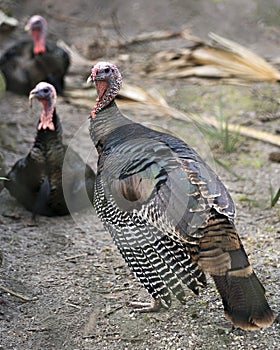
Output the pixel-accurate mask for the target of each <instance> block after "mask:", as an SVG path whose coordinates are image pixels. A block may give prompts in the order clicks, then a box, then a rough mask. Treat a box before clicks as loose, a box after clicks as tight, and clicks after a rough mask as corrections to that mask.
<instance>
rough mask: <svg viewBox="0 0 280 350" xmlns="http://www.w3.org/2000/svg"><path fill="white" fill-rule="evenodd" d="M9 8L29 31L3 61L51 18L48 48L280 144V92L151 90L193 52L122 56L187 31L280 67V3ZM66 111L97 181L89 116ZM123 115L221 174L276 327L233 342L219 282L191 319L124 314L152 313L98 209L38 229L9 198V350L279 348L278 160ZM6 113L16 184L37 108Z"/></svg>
mask: <svg viewBox="0 0 280 350" xmlns="http://www.w3.org/2000/svg"><path fill="white" fill-rule="evenodd" d="M0 7H4V8H5V9H8V10H9V11H10V13H11V14H12V15H13V16H14V17H16V18H17V19H18V20H19V27H18V28H17V29H16V30H14V31H13V32H9V33H1V34H0V38H1V40H0V52H2V51H3V50H4V49H5V48H6V47H8V46H9V45H10V44H11V43H13V42H14V41H15V40H17V38H19V37H24V36H25V34H24V33H22V28H23V26H24V24H25V23H26V20H27V19H28V17H29V16H30V15H32V14H37V13H40V14H42V15H43V16H45V17H46V18H47V19H48V22H49V28H50V29H49V32H50V34H49V36H50V37H51V38H56V39H57V38H61V39H63V40H64V41H65V42H66V43H67V44H68V45H74V46H75V47H76V48H77V50H78V51H79V52H80V53H81V54H82V55H83V56H85V57H86V58H88V59H89V60H91V61H92V63H95V62H96V61H97V60H109V61H114V62H117V63H118V65H119V66H120V68H121V71H122V72H123V76H124V79H125V81H127V82H128V83H130V84H135V85H138V86H141V87H142V88H144V89H148V88H151V87H153V88H155V89H157V90H158V91H159V92H160V93H161V94H162V95H163V96H164V97H165V99H166V100H167V101H168V103H169V104H170V105H172V106H174V107H176V108H178V109H181V110H183V111H184V112H186V113H190V112H191V113H201V114H204V115H209V116H213V115H214V116H217V115H218V114H219V113H221V107H219V106H221V104H222V113H223V115H224V116H226V117H228V118H229V120H230V122H233V123H234V122H238V123H241V124H243V125H247V126H248V125H249V126H252V127H254V128H255V129H259V130H265V131H268V132H271V133H273V134H276V133H279V132H280V107H279V97H278V96H279V93H280V87H279V85H278V84H276V83H275V84H268V83H258V84H256V83H248V84H245V85H244V86H234V85H226V84H221V83H220V82H219V81H211V80H209V81H207V80H202V79H200V80H199V79H181V80H176V81H168V80H159V79H158V80H152V79H150V78H149V77H148V76H145V75H143V74H141V73H142V72H141V71H139V68H138V67H139V66H141V64H142V65H144V64H145V63H146V62H148V61H149V59H150V56H151V55H152V54H153V53H155V52H157V51H159V50H161V49H166V48H174V47H179V46H183V45H184V42H183V41H182V40H178V39H169V40H163V41H152V42H143V43H141V44H134V45H128V46H123V47H122V48H121V49H117V46H116V45H115V43H116V42H117V41H118V42H122V41H125V40H128V39H129V38H133V37H135V36H136V35H139V34H141V33H143V32H149V31H155V30H163V29H168V30H178V29H180V28H181V27H182V26H185V27H188V28H190V29H191V31H192V33H193V34H194V35H197V36H199V37H201V38H203V39H206V38H207V34H208V32H210V31H213V32H215V33H217V34H220V35H223V36H225V37H227V38H230V39H233V40H235V41H237V42H239V43H241V44H243V45H246V46H247V47H249V48H251V49H252V50H254V51H255V52H256V53H258V54H260V55H262V56H263V57H266V58H275V57H277V56H280V49H279V47H280V45H279V44H280V35H279V34H280V24H279V23H280V22H279V11H280V1H276V0H269V1H266V2H263V1H261V0H259V1H257V0H255V1H254V0H248V1H246V4H244V2H243V1H242V0H237V1H234V2H232V1H223V0H215V1H214V0H213V1H210V0H209V1H206V0H204V1H196V0H191V1H184V0H177V1H176V0H174V1H171V0H170V1H168V0H164V1H160V0H154V1H146V0H143V1H129V0H123V1H121V0H120V1H114V2H112V1H108V0H107V1H106V0H103V1H90V0H84V1H82V0H81V1H74V0H69V1H68V2H67V3H66V2H58V1H53V0H48V1H44V2H38V1H33V0H27V1H8V0H4V1H1V4H0ZM135 67H136V68H137V69H136V68H135ZM89 72H90V67H85V68H84V69H83V70H81V71H80V72H78V73H77V71H74V69H72V70H70V72H69V77H67V81H66V82H67V84H69V85H70V84H71V83H73V82H74V83H75V84H76V85H79V84H82V82H83V81H84V80H85V79H86V77H87V76H88V75H89ZM92 103H93V104H94V101H92ZM57 111H58V114H59V115H60V117H61V120H62V125H63V130H64V140H65V143H71V145H73V147H74V148H75V149H76V150H77V151H78V152H79V153H80V154H81V155H82V156H83V157H84V159H85V160H87V161H88V162H89V164H91V165H92V166H93V167H94V168H95V163H96V153H95V151H94V150H93V147H92V144H91V140H90V139H89V135H88V119H87V118H88V115H89V111H90V109H89V108H86V107H82V106H77V105H74V104H73V103H71V102H69V100H68V99H67V98H65V97H59V98H58V101H57ZM124 111H125V112H126V114H127V115H128V116H129V117H131V118H132V119H134V120H137V121H140V122H145V123H147V124H153V125H160V126H161V128H164V129H167V130H169V131H170V132H172V133H175V134H177V135H178V136H180V137H182V138H184V140H186V141H187V142H189V143H190V144H192V145H193V146H194V147H196V148H197V149H198V151H199V153H201V154H202V156H203V157H204V158H205V159H206V161H207V162H209V163H210V165H211V166H212V167H214V168H215V170H216V172H217V173H218V174H219V176H220V177H221V179H222V180H223V181H224V183H225V184H226V186H227V187H228V189H229V191H230V193H231V194H232V197H233V198H234V201H235V203H236V208H237V220H236V225H237V228H238V232H239V234H240V237H241V239H242V241H243V243H244V245H245V248H246V250H247V252H248V254H249V256H250V259H251V262H252V264H253V266H254V269H255V271H256V273H257V275H258V276H259V278H260V280H261V281H262V282H263V285H264V286H265V288H266V291H267V298H268V300H269V303H270V305H271V307H272V308H273V310H274V311H275V314H276V316H277V319H276V321H275V323H274V324H273V325H272V326H271V327H269V328H268V329H265V330H260V331H256V332H246V331H242V330H239V329H233V328H232V326H231V324H230V323H229V322H228V321H227V320H226V319H225V318H224V315H223V311H222V303H221V300H220V297H219V295H218V293H217V291H216V289H215V287H214V284H213V282H212V280H211V279H210V278H208V282H209V283H208V287H207V288H206V289H204V290H201V293H200V296H199V297H197V296H194V295H193V294H191V292H189V294H188V296H189V298H188V301H187V304H186V305H185V306H183V307H182V306H181V305H180V304H179V303H177V302H176V301H175V300H174V303H173V305H172V307H171V309H170V310H168V311H163V312H160V313H157V314H140V315H139V314H133V313H131V312H130V310H129V308H128V307H127V306H126V302H127V301H130V300H143V301H145V300H146V299H147V298H148V295H147V294H146V292H145V290H143V288H142V287H141V285H140V284H139V283H138V282H137V281H136V280H135V279H134V277H133V276H132V275H131V274H130V272H129V269H128V268H127V266H126V264H125V263H124V261H123V259H122V257H121V256H120V254H119V253H118V251H117V248H116V247H115V245H114V244H113V242H112V240H111V237H110V236H109V234H108V233H107V232H106V231H104V229H103V227H102V225H101V223H100V221H99V219H98V218H97V217H96V214H95V212H94V210H93V209H92V208H90V209H88V210H84V211H82V212H80V213H75V214H73V215H72V216H65V217H55V218H47V217H38V218H37V221H36V222H32V221H31V214H30V213H29V212H27V211H26V210H25V209H24V208H23V207H21V206H20V205H19V204H18V203H17V202H16V201H15V200H14V199H13V198H12V197H10V195H9V193H8V192H7V191H6V190H5V189H4V190H3V191H2V192H1V193H0V204H1V205H0V249H1V250H2V253H3V264H2V266H1V267H0V349H1V350H25V349H26V350H27V349H34V350H41V349H48V350H49V349H52V350H60V349H61V350H64V349H65V350H103V349H108V350H109V349H110V350H111V349H143V350H144V349H168V350H169V349H174V350H180V349H279V344H280V326H279V308H280V299H279V280H280V275H279V268H280V261H279V251H280V223H279V221H280V206H279V203H278V204H276V205H275V206H274V207H273V208H271V206H270V201H271V199H270V198H271V192H272V191H276V190H277V189H278V188H279V186H280V180H279V179H280V165H279V163H274V162H271V161H270V160H269V154H270V153H271V152H273V151H277V150H278V151H279V147H276V146H273V145H271V144H268V143H264V142H260V141H254V140H252V139H248V138H245V137H241V136H238V138H237V140H236V142H235V149H234V150H233V152H231V153H229V154H228V153H225V152H223V150H222V149H221V142H220V141H219V140H217V139H216V140H213V138H211V137H209V133H208V134H207V133H205V134H202V133H201V131H199V130H198V129H197V127H196V126H194V125H191V123H189V122H186V123H184V122H180V121H178V120H174V119H172V118H167V117H166V116H163V115H161V112H160V111H155V110H154V111H153V112H151V111H150V110H149V109H148V107H147V108H146V107H145V106H143V107H142V109H141V108H137V110H136V109H134V108H133V107H131V106H128V107H127V108H126V107H124ZM0 113H1V118H0V127H1V128H0V147H1V148H0V156H1V159H2V160H1V159H0V163H2V169H1V170H0V171H1V174H5V171H6V170H8V169H9V168H10V167H11V166H12V165H13V164H14V162H15V161H16V160H17V159H19V158H20V157H22V156H24V155H25V154H26V153H27V152H28V150H29V148H30V145H31V144H32V141H33V139H34V135H35V125H36V123H37V115H38V113H37V114H36V109H35V112H32V113H31V112H30V110H29V107H28V100H27V98H26V97H20V96H16V95H13V94H11V93H6V94H5V95H2V96H1V97H0ZM77 130H78V133H77ZM214 158H218V159H219V161H220V162H222V164H224V166H221V165H218V163H216V162H215V160H214ZM220 164H221V163H220ZM1 287H5V288H9V289H11V290H12V291H14V292H16V293H18V294H19V296H21V297H18V296H15V295H12V294H10V293H8V292H5V291H4V290H3V288H1ZM22 296H24V297H25V298H27V300H23V299H22Z"/></svg>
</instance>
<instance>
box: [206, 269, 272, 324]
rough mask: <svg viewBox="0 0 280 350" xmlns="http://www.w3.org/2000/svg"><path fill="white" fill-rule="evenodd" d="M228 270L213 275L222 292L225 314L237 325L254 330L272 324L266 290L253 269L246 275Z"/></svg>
mask: <svg viewBox="0 0 280 350" xmlns="http://www.w3.org/2000/svg"><path fill="white" fill-rule="evenodd" d="M240 272H241V276H238V275H237V274H236V273H235V274H234V275H231V272H228V273H227V274H226V275H225V276H213V278H214V281H215V284H216V287H217V289H218V291H219V293H220V294H221V297H222V300H223V304H224V310H225V316H226V317H227V318H228V319H229V320H230V321H231V322H232V323H233V324H234V325H235V326H237V327H240V328H242V329H248V330H250V329H251V330H254V329H258V328H265V327H268V326H270V325H271V323H272V322H273V320H274V314H273V311H272V310H271V309H270V307H269V305H268V303H267V300H266V297H265V290H264V287H263V286H262V284H261V283H260V281H259V280H258V278H257V276H256V275H255V273H254V272H253V271H252V272H251V273H250V274H249V275H247V276H244V273H243V272H242V270H240Z"/></svg>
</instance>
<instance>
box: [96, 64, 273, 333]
mask: <svg viewBox="0 0 280 350" xmlns="http://www.w3.org/2000/svg"><path fill="white" fill-rule="evenodd" d="M89 80H92V81H94V82H95V86H96V90H97V95H98V97H97V100H96V104H95V106H94V107H93V110H92V113H91V119H90V135H91V138H92V141H93V142H94V144H95V146H96V149H97V151H98V153H99V160H98V172H97V175H96V182H95V195H94V206H95V209H96V211H97V213H98V216H99V217H100V218H101V220H102V221H103V223H104V226H105V228H106V229H107V230H108V231H109V232H110V234H111V235H112V237H113V240H114V241H115V243H116V245H117V246H118V248H119V250H120V252H121V253H122V255H123V257H124V259H125V260H126V262H127V263H128V265H129V266H130V268H131V270H132V271H133V272H134V274H135V275H136V276H137V277H138V279H139V280H140V281H141V282H142V283H143V285H144V287H145V288H146V289H147V291H148V292H149V293H150V294H151V295H152V297H153V300H154V302H153V303H152V304H149V305H146V304H145V305H142V304H141V303H132V306H134V307H135V308H138V309H139V311H155V310H157V309H159V307H160V306H164V307H169V306H170V304H171V294H174V295H175V296H176V297H177V298H178V299H179V300H180V301H181V302H182V303H184V301H185V291H184V289H183V284H186V285H187V286H188V287H189V288H190V289H192V290H193V291H194V292H195V293H196V294H198V291H199V287H201V286H204V285H205V284H206V278H205V275H204V274H205V273H206V272H207V273H209V274H210V275H211V276H212V277H213V278H214V281H215V284H216V286H217V289H218V291H219V293H220V294H221V297H222V300H223V304H224V309H225V315H226V316H227V318H228V319H229V320H231V321H232V322H233V324H234V325H235V326H238V327H240V328H243V329H257V328H259V327H268V326H269V325H270V324H271V323H272V322H273V320H274V315H273V312H272V310H271V309H270V307H269V305H268V303H267V300H266V298H265V290H264V287H263V286H262V284H261V283H260V281H259V280H258V278H257V276H256V275H255V273H254V272H253V270H252V267H251V264H250V262H249V260H248V257H247V255H246V252H245V250H244V248H243V245H242V243H241V241H240V238H239V236H238V234H237V232H236V228H235V226H234V204H233V201H232V199H231V197H230V195H229V193H228V191H227V190H226V188H225V186H224V185H223V184H222V182H221V181H220V180H219V178H218V177H217V175H216V174H215V173H214V172H213V171H212V170H211V169H210V168H209V167H208V166H207V164H206V163H205V162H204V161H203V160H202V159H201V158H200V156H199V155H198V154H197V153H196V152H195V151H194V150H193V149H192V148H191V147H190V146H188V145H187V144H186V143H184V142H183V141H181V140H180V139H178V138H176V137H174V136H171V135H168V134H165V133H162V132H157V131H154V130H151V129H149V128H146V127H144V126H142V125H140V124H137V123H134V122H133V121H131V120H129V119H127V118H126V117H125V116H123V115H122V113H121V112H120V111H119V109H118V107H117V105H116V104H115V101H114V99H115V96H116V95H117V94H118V92H119V90H120V87H121V83H122V78H121V75H120V73H119V71H118V69H117V67H116V66H115V65H113V64H110V63H106V62H99V63H98V64H96V65H95V66H94V67H93V69H92V73H91V76H90V77H89Z"/></svg>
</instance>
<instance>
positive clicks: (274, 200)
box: [270, 185, 280, 208]
mask: <svg viewBox="0 0 280 350" xmlns="http://www.w3.org/2000/svg"><path fill="white" fill-rule="evenodd" d="M279 198H280V187H279V188H278V190H277V191H276V192H275V191H274V189H273V187H272V185H270V207H271V208H273V207H274V206H275V205H276V203H277V202H278V200H279Z"/></svg>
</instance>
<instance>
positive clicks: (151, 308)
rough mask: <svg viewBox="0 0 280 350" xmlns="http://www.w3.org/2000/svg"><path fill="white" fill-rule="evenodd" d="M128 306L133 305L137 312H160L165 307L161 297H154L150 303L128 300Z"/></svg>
mask: <svg viewBox="0 0 280 350" xmlns="http://www.w3.org/2000/svg"><path fill="white" fill-rule="evenodd" d="M127 306H128V307H131V308H132V310H133V311H135V312H158V311H159V310H160V309H161V308H162V307H163V305H162V302H161V300H160V298H157V299H153V300H152V301H151V302H150V303H142V302H140V301H129V302H127Z"/></svg>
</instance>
